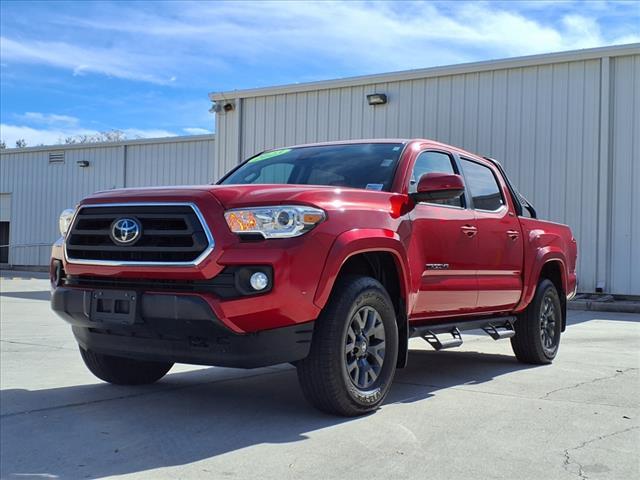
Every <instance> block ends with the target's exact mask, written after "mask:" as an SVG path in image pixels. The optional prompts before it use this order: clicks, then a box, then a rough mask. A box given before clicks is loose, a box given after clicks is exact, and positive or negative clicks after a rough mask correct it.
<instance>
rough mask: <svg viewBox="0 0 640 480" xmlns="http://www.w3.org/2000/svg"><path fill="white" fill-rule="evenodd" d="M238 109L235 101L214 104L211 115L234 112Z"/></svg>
mask: <svg viewBox="0 0 640 480" xmlns="http://www.w3.org/2000/svg"><path fill="white" fill-rule="evenodd" d="M235 108H236V103H235V102H234V101H233V100H230V101H228V102H213V105H211V108H210V109H209V111H210V112H211V113H227V112H232V111H233V110H235Z"/></svg>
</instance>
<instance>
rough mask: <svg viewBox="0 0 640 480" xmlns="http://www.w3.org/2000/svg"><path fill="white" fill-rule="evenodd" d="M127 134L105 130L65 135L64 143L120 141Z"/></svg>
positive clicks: (125, 137)
mask: <svg viewBox="0 0 640 480" xmlns="http://www.w3.org/2000/svg"><path fill="white" fill-rule="evenodd" d="M126 139H127V136H126V135H125V133H124V132H123V131H121V130H107V131H104V132H99V133H95V134H92V135H84V134H83V135H74V136H73V137H66V138H65V139H64V143H66V144H67V145H72V144H76V143H99V142H121V141H123V140H126Z"/></svg>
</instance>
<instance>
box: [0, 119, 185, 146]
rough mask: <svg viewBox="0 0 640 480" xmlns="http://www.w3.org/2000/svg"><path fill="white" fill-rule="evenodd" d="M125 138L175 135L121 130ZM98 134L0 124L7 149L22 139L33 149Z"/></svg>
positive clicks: (94, 132) (58, 128)
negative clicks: (80, 136)
mask: <svg viewBox="0 0 640 480" xmlns="http://www.w3.org/2000/svg"><path fill="white" fill-rule="evenodd" d="M123 132H124V134H125V136H126V138H128V139H136V138H160V137H173V136H175V135H176V134H175V133H173V132H170V131H167V130H162V129H148V130H147V129H135V128H129V129H124V130H123ZM97 133H99V132H98V131H97V130H94V129H90V128H82V127H80V126H76V127H69V128H65V127H53V126H52V127H45V128H36V127H29V126H25V125H11V124H6V123H2V124H0V139H2V141H3V142H5V144H6V145H7V147H8V148H13V147H14V146H15V143H16V140H19V139H24V140H26V142H27V146H30V147H35V146H37V145H55V144H59V143H63V142H64V139H65V138H67V137H74V136H77V135H95V134H97Z"/></svg>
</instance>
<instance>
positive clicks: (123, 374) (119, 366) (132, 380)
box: [80, 347, 173, 385]
mask: <svg viewBox="0 0 640 480" xmlns="http://www.w3.org/2000/svg"><path fill="white" fill-rule="evenodd" d="M80 355H82V360H84V364H85V365H86V366H87V368H88V369H89V370H90V371H91V373H93V374H94V375H95V376H96V377H98V378H99V379H100V380H104V381H105V382H109V383H114V384H116V385H145V384H148V383H154V382H156V381H158V380H160V379H161V378H162V377H164V376H165V375H166V373H167V372H168V371H169V370H170V369H171V367H172V366H173V363H170V362H147V361H144V360H133V359H131V358H124V357H114V356H113V355H104V354H102V353H97V352H94V351H92V350H85V349H84V348H82V347H80Z"/></svg>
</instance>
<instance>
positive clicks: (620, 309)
mask: <svg viewBox="0 0 640 480" xmlns="http://www.w3.org/2000/svg"><path fill="white" fill-rule="evenodd" d="M606 297H609V298H606ZM606 297H603V298H600V299H596V300H583V299H579V300H571V301H570V302H567V309H568V310H589V311H595V312H616V313H640V302H629V301H623V300H614V299H613V297H611V296H610V295H607V296H606Z"/></svg>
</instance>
